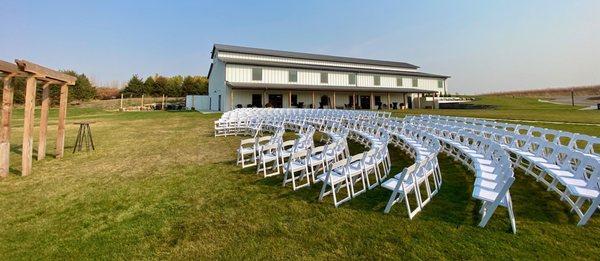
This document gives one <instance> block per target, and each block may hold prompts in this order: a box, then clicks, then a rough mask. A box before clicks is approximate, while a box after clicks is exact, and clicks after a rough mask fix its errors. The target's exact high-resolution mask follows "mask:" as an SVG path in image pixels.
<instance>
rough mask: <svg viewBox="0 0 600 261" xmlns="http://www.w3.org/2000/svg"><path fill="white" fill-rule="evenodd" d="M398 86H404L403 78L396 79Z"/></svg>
mask: <svg viewBox="0 0 600 261" xmlns="http://www.w3.org/2000/svg"><path fill="white" fill-rule="evenodd" d="M396 86H402V77H398V78H396Z"/></svg>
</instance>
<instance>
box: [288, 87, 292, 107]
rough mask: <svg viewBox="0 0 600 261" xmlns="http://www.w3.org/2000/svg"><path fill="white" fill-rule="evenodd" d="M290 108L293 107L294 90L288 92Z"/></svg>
mask: <svg viewBox="0 0 600 261" xmlns="http://www.w3.org/2000/svg"><path fill="white" fill-rule="evenodd" d="M288 108H292V91H289V92H288Z"/></svg>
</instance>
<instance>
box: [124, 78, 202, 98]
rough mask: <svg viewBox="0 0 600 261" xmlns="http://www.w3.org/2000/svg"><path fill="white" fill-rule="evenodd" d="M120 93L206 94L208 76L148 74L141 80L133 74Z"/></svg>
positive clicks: (133, 94)
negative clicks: (148, 75)
mask: <svg viewBox="0 0 600 261" xmlns="http://www.w3.org/2000/svg"><path fill="white" fill-rule="evenodd" d="M121 93H122V94H124V95H128V96H141V95H151V96H162V95H165V96H169V97H181V96H185V95H191V94H195V95H203V94H208V78H206V77H204V76H189V75H188V76H186V77H183V76H181V75H177V76H172V77H165V76H161V75H155V76H150V77H148V78H146V79H145V80H142V78H140V77H139V76H138V75H137V74H134V75H133V76H132V77H131V79H130V80H129V82H128V83H127V85H126V86H125V88H123V90H121Z"/></svg>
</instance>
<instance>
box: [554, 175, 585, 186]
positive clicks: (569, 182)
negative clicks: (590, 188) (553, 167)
mask: <svg viewBox="0 0 600 261" xmlns="http://www.w3.org/2000/svg"><path fill="white" fill-rule="evenodd" d="M557 179H558V180H560V182H561V183H562V184H564V185H566V186H577V187H585V186H586V185H587V182H586V181H585V180H583V179H576V178H569V177H557Z"/></svg>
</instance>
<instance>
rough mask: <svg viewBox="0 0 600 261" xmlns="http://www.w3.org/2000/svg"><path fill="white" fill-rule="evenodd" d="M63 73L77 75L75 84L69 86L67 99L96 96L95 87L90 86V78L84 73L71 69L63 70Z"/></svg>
mask: <svg viewBox="0 0 600 261" xmlns="http://www.w3.org/2000/svg"><path fill="white" fill-rule="evenodd" d="M63 73H65V74H68V75H71V76H75V77H77V80H76V81H75V85H73V86H71V87H70V88H69V100H82V101H88V100H91V99H93V98H94V97H96V87H94V86H92V83H91V82H90V79H88V77H87V76H85V74H78V73H77V72H75V71H72V70H68V71H63Z"/></svg>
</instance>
